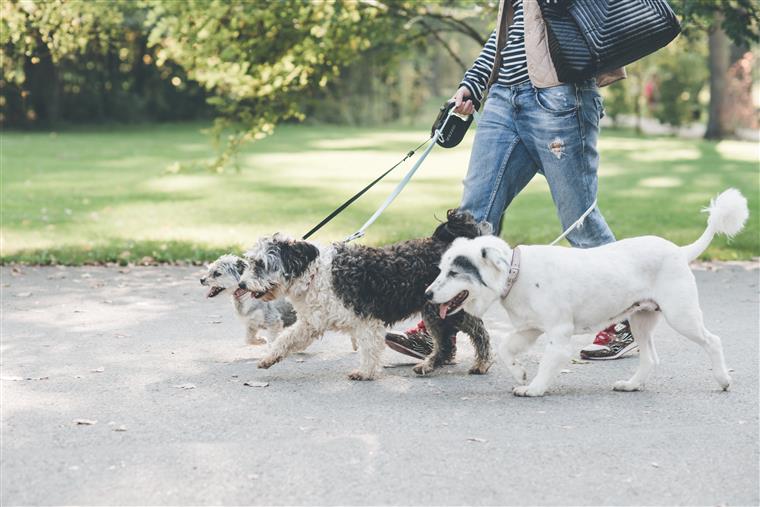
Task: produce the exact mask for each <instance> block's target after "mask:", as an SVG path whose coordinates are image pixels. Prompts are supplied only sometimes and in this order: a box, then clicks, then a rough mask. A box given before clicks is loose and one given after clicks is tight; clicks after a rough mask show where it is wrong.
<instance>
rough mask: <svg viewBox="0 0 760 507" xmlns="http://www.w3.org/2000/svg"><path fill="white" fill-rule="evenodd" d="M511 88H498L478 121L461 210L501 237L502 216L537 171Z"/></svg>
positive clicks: (490, 97) (490, 96)
mask: <svg viewBox="0 0 760 507" xmlns="http://www.w3.org/2000/svg"><path fill="white" fill-rule="evenodd" d="M513 97H514V92H513V89H511V88H506V87H502V86H494V87H493V89H492V91H491V92H490V93H489V95H488V100H487V101H486V105H485V108H484V109H483V115H482V116H481V117H480V120H479V122H478V126H477V130H476V132H475V141H474V143H473V146H472V152H471V154H470V163H469V167H468V169H467V176H466V177H465V179H464V182H463V183H464V189H463V192H462V202H461V204H460V208H462V209H464V210H467V211H469V212H470V213H472V214H473V216H474V217H475V219H476V220H478V221H483V220H485V221H487V222H488V223H489V224H491V226H492V227H493V232H494V234H496V235H498V234H499V233H500V232H501V231H500V225H501V217H502V215H503V214H504V210H505V209H506V208H507V206H509V204H510V203H511V202H512V199H514V197H515V196H516V195H517V194H518V193H519V192H520V191H521V190H522V189H523V188H525V185H527V184H528V182H529V181H530V180H531V179H532V178H533V176H534V175H535V174H536V172H537V167H536V165H535V164H534V162H533V159H532V158H531V157H530V155H529V153H528V151H527V150H526V148H525V145H524V144H523V143H522V142H521V140H520V139H519V137H518V136H517V134H516V129H515V125H514V116H515V114H516V110H515V108H514V102H513Z"/></svg>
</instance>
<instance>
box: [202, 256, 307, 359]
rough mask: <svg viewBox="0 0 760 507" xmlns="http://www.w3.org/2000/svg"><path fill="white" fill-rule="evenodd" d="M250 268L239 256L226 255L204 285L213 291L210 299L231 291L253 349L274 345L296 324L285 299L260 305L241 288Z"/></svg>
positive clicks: (208, 294) (215, 266)
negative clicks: (286, 330) (245, 271)
mask: <svg viewBox="0 0 760 507" xmlns="http://www.w3.org/2000/svg"><path fill="white" fill-rule="evenodd" d="M246 266H247V264H246V262H245V260H244V259H242V258H240V257H237V256H235V255H222V256H221V257H219V258H218V259H217V260H216V261H214V262H213V263H211V264H210V265H209V267H208V272H207V273H206V275H205V276H203V277H202V278H201V285H204V286H206V287H209V290H208V293H207V294H206V297H208V298H213V297H216V296H218V295H219V294H221V293H222V292H224V291H227V292H228V293H229V294H230V296H231V298H232V304H233V306H234V307H235V312H236V313H237V316H238V317H239V318H240V319H241V320H242V321H243V322H244V323H245V329H246V334H245V340H246V342H248V343H249V344H251V345H263V344H265V343H272V342H273V341H274V339H275V338H277V335H278V334H280V332H281V331H282V330H283V328H285V327H288V326H291V325H293V324H294V323H295V321H296V313H295V311H294V310H293V306H292V305H291V304H290V303H289V302H287V301H286V300H284V299H276V300H274V301H269V302H267V301H260V300H258V299H255V298H252V297H251V295H250V293H249V292H247V291H244V290H242V289H240V288H238V283H239V282H240V275H241V273H243V271H244V270H245V268H246Z"/></svg>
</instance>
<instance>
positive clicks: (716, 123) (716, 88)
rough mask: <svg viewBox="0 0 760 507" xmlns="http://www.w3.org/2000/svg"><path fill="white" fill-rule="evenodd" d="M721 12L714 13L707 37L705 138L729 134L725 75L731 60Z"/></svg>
mask: <svg viewBox="0 0 760 507" xmlns="http://www.w3.org/2000/svg"><path fill="white" fill-rule="evenodd" d="M722 23H723V14H721V13H717V14H716V15H715V26H714V28H713V30H712V31H711V32H710V36H709V39H708V44H709V49H710V108H709V116H708V118H707V131H706V132H705V139H723V138H724V137H726V136H729V135H731V134H732V133H733V132H732V129H731V128H730V126H729V125H728V124H727V121H726V119H727V118H726V115H725V114H724V111H723V109H724V107H725V94H726V75H727V73H728V67H729V65H730V61H731V50H730V45H729V42H728V37H727V36H726V32H724V31H723V28H722V26H721V24H722Z"/></svg>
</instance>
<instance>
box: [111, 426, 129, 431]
mask: <svg viewBox="0 0 760 507" xmlns="http://www.w3.org/2000/svg"><path fill="white" fill-rule="evenodd" d="M113 430H114V431H127V427H126V426H117V427H115V428H114V429H113Z"/></svg>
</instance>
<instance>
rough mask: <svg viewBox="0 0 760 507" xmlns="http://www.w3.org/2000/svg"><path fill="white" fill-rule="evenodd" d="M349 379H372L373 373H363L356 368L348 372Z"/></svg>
mask: <svg viewBox="0 0 760 507" xmlns="http://www.w3.org/2000/svg"><path fill="white" fill-rule="evenodd" d="M348 379H349V380H372V379H373V377H372V375H367V374H366V373H362V372H361V371H359V370H354V371H352V372H351V373H349V374H348Z"/></svg>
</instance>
